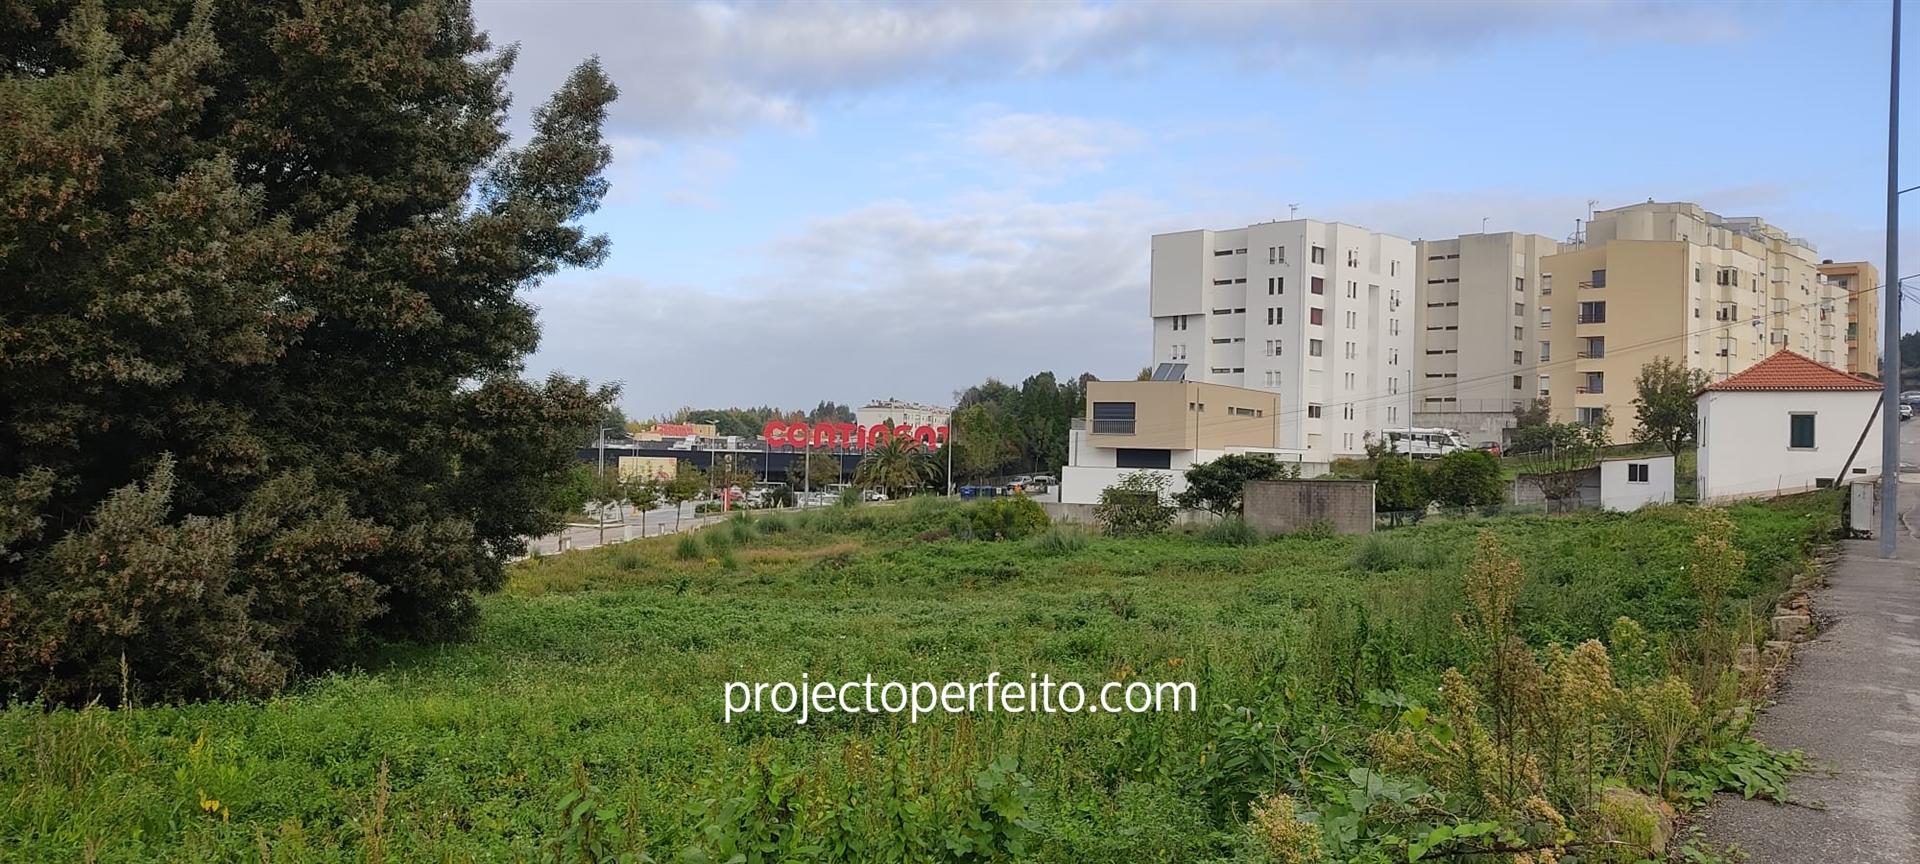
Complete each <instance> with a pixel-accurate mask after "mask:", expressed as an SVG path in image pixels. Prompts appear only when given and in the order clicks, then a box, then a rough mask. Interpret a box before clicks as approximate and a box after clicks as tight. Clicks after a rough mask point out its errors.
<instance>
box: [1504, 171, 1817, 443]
mask: <svg viewBox="0 0 1920 864" xmlns="http://www.w3.org/2000/svg"><path fill="white" fill-rule="evenodd" d="M1539 287H1540V290H1539V294H1540V296H1539V298H1538V300H1537V303H1536V313H1535V314H1536V315H1537V319H1536V322H1535V326H1536V330H1537V332H1538V334H1539V337H1538V339H1537V345H1536V353H1535V355H1534V356H1535V360H1536V363H1537V365H1538V370H1537V372H1536V373H1535V378H1534V386H1533V390H1532V392H1533V395H1538V396H1544V397H1547V398H1549V399H1550V400H1552V405H1553V409H1554V416H1555V419H1557V420H1562V421H1576V422H1591V421H1593V420H1594V419H1596V418H1597V417H1598V416H1599V415H1600V413H1601V412H1602V411H1606V412H1610V413H1611V416H1612V418H1613V424H1614V425H1613V437H1614V439H1615V440H1624V439H1625V438H1626V437H1627V436H1629V435H1630V434H1631V432H1632V431H1633V428H1634V419H1633V406H1632V402H1633V398H1634V388H1633V382H1634V378H1635V377H1636V376H1637V375H1638V374H1639V372H1640V368H1641V367H1642V366H1643V365H1645V364H1646V363H1647V362H1649V361H1651V360H1653V359H1654V358H1656V357H1662V356H1664V357H1671V358H1674V359H1676V360H1679V361H1681V362H1683V363H1685V364H1686V365H1687V366H1688V367H1690V368H1694V369H1701V370H1705V371H1706V372H1707V373H1708V374H1709V375H1710V376H1711V377H1712V378H1713V380H1715V381H1719V380H1724V379H1726V378H1727V377H1729V376H1732V375H1734V374H1736V373H1738V372H1740V371H1742V370H1744V369H1746V368H1747V367H1749V366H1751V365H1753V364H1754V363H1757V362H1759V361H1760V360H1761V359H1762V358H1764V357H1766V356H1768V355H1770V354H1772V353H1774V352H1775V351H1778V350H1780V349H1783V348H1789V349H1792V350H1794V351H1797V352H1799V353H1800V354H1802V355H1804V356H1806V357H1810V358H1812V359H1814V360H1816V361H1817V362H1820V363H1822V364H1825V365H1827V366H1831V367H1834V368H1842V367H1844V366H1845V365H1846V363H1847V362H1848V359H1847V356H1846V351H1847V343H1846V341H1845V334H1846V330H1847V327H1846V323H1847V316H1848V315H1849V308H1848V302H1847V297H1846V294H1845V292H1843V291H1840V290H1838V289H1837V288H1836V286H1835V285H1834V284H1833V283H1832V282H1830V281H1829V279H1828V278H1827V276H1825V275H1824V274H1822V273H1821V272H1820V261H1819V259H1818V257H1817V252H1816V250H1815V249H1814V247H1813V244H1812V243H1810V242H1808V241H1806V240H1804V239H1801V238H1798V237H1793V236H1791V235H1789V234H1787V233H1786V232H1785V231H1783V230H1781V229H1780V228H1777V227H1775V226H1773V225H1771V224H1768V223H1767V222H1765V221H1764V220H1761V219H1758V218H1755V217H1723V216H1720V215H1718V214H1716V213H1713V212H1710V211H1707V210H1704V209H1702V208H1701V207H1699V206H1698V205H1695V204H1689V203H1684V202H1679V203H1657V202H1648V203H1645V204H1635V205H1632V206H1628V207H1620V208H1616V209H1613V210H1603V211H1600V212H1597V213H1595V214H1593V218H1592V220H1591V222H1589V223H1587V225H1586V226H1585V230H1584V232H1583V233H1582V234H1581V235H1580V236H1576V237H1575V238H1573V241H1572V242H1570V243H1568V244H1567V245H1566V246H1565V247H1564V248H1562V249H1561V250H1560V251H1559V252H1558V253H1557V254H1554V255H1549V256H1547V257H1545V258H1544V259H1543V260H1542V262H1541V274H1540V286H1539Z"/></svg>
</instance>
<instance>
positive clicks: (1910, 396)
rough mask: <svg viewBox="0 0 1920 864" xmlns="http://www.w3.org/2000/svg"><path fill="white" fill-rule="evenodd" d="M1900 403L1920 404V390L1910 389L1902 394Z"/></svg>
mask: <svg viewBox="0 0 1920 864" xmlns="http://www.w3.org/2000/svg"><path fill="white" fill-rule="evenodd" d="M1900 404H1902V405H1920V390H1908V391H1906V392H1904V393H1901V394H1900Z"/></svg>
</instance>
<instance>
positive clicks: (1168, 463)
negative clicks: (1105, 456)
mask: <svg viewBox="0 0 1920 864" xmlns="http://www.w3.org/2000/svg"><path fill="white" fill-rule="evenodd" d="M1113 465H1114V467H1116V468H1172V467H1173V451H1171V450H1149V449H1146V448H1143V447H1117V448H1115V449H1114V451H1113Z"/></svg>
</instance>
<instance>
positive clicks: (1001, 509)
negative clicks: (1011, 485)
mask: <svg viewBox="0 0 1920 864" xmlns="http://www.w3.org/2000/svg"><path fill="white" fill-rule="evenodd" d="M954 517H955V518H956V519H958V520H960V521H961V522H964V523H965V524H964V528H965V535H966V536H968V537H971V538H973V539H975V540H1025V539H1026V538H1028V537H1031V536H1033V535H1035V534H1038V533H1040V532H1041V531H1045V530H1046V529H1047V526H1048V525H1049V524H1051V520H1049V519H1048V518H1047V511H1046V510H1045V509H1043V508H1042V507H1041V506H1040V504H1039V503H1038V502H1036V501H1034V500H1033V499H1031V498H1025V497H1013V498H994V499H991V500H988V501H981V502H977V503H974V504H969V505H967V506H966V507H963V508H961V509H960V510H959V511H958V512H957V513H955V514H954ZM954 533H956V534H959V533H962V532H960V531H957V530H956V531H955V532H954Z"/></svg>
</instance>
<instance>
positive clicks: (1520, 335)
mask: <svg viewBox="0 0 1920 864" xmlns="http://www.w3.org/2000/svg"><path fill="white" fill-rule="evenodd" d="M1525 338H1527V331H1526V328H1524V327H1515V328H1513V341H1515V342H1518V341H1520V340H1522V339H1525Z"/></svg>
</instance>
